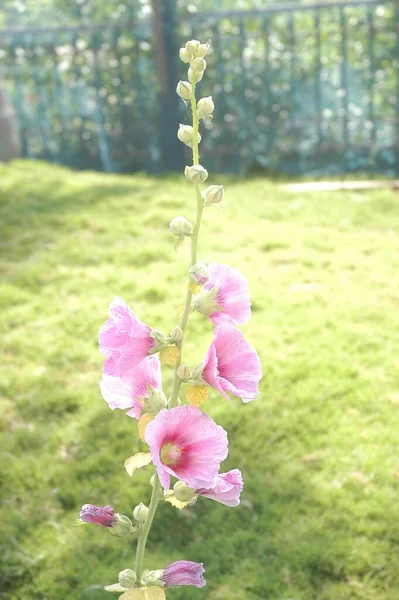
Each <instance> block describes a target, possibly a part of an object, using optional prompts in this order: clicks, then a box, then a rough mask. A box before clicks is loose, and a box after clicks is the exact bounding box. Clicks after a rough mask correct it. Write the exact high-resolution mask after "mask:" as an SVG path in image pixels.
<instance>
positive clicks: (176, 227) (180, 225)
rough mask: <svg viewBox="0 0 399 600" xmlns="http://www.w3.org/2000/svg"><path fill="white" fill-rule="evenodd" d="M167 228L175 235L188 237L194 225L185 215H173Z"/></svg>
mask: <svg viewBox="0 0 399 600" xmlns="http://www.w3.org/2000/svg"><path fill="white" fill-rule="evenodd" d="M169 228H170V230H171V232H172V233H173V235H175V236H176V237H188V236H190V235H192V234H193V231H194V226H193V224H192V223H190V221H188V220H187V219H186V218H185V217H175V218H174V219H172V220H171V222H170V224H169Z"/></svg>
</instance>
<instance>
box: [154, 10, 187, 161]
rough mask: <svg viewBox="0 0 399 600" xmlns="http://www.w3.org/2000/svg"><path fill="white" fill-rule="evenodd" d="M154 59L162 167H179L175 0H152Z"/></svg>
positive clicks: (181, 155) (180, 157)
mask: <svg viewBox="0 0 399 600" xmlns="http://www.w3.org/2000/svg"><path fill="white" fill-rule="evenodd" d="M152 9H153V28H154V46H155V61H156V69H157V74H158V81H159V85H160V92H159V106H160V110H161V135H160V147H161V148H160V149H161V156H162V158H161V160H162V167H163V168H164V169H165V170H167V171H177V170H181V169H182V167H183V165H184V155H183V148H182V144H181V143H180V142H179V141H178V139H177V129H178V126H179V109H178V96H177V94H176V85H177V68H176V63H177V52H178V46H177V37H176V23H177V19H176V0H152Z"/></svg>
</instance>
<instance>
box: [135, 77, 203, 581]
mask: <svg viewBox="0 0 399 600" xmlns="http://www.w3.org/2000/svg"><path fill="white" fill-rule="evenodd" d="M191 109H192V113H193V164H194V165H198V164H199V154H198V122H199V119H198V115H197V102H196V99H195V83H193V95H192V98H191ZM195 195H196V199H197V215H196V219H195V224H194V231H193V235H192V237H191V262H190V266H191V265H194V264H195V263H196V262H197V249H198V237H199V231H200V226H201V218H202V211H203V200H202V196H201V186H200V184H195ZM190 283H191V280H190V279H189V280H188V285H187V292H186V299H185V302H184V310H183V314H182V317H181V320H180V327H181V329H182V330H183V333H185V331H186V326H187V321H188V318H189V316H190V310H191V299H192V292H191V290H190V287H189V284H190ZM183 339H184V336H183ZM178 348H179V350H180V358H179V360H178V362H177V364H176V367H175V372H174V378H173V388H172V395H171V399H170V408H172V407H173V406H176V404H177V398H178V395H179V390H180V385H181V381H180V379H179V378H178V376H177V369H178V368H179V366H180V364H181V357H182V350H183V340H181V341H180V342H179V343H178ZM160 493H161V484H160V481H159V478H158V475H157V474H156V473H155V477H154V486H153V489H152V494H151V500H150V506H149V507H148V514H147V518H146V520H145V521H144V524H143V526H142V528H141V530H140V532H139V535H138V541H137V550H136V575H137V581H138V582H140V580H141V576H142V573H143V567H144V554H145V546H146V543H147V538H148V534H149V531H150V528H151V525H152V522H153V520H154V516H155V513H156V510H157V507H158V502H159V498H160Z"/></svg>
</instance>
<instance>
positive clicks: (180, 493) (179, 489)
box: [173, 481, 196, 502]
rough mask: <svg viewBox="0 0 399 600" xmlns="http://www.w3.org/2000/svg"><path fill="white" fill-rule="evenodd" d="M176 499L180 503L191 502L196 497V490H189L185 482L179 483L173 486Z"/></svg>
mask: <svg viewBox="0 0 399 600" xmlns="http://www.w3.org/2000/svg"><path fill="white" fill-rule="evenodd" d="M173 491H174V493H175V497H176V499H177V500H179V501H180V502H191V501H192V500H194V498H195V497H196V493H195V490H193V489H192V488H189V487H188V486H187V485H186V484H185V483H183V481H177V482H176V483H175V485H174V486H173Z"/></svg>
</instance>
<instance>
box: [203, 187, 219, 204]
mask: <svg viewBox="0 0 399 600" xmlns="http://www.w3.org/2000/svg"><path fill="white" fill-rule="evenodd" d="M204 196H205V201H204V206H209V205H210V204H219V202H221V201H222V200H223V196H224V187H223V186H222V185H209V186H208V187H207V188H206V190H205V194H204Z"/></svg>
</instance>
